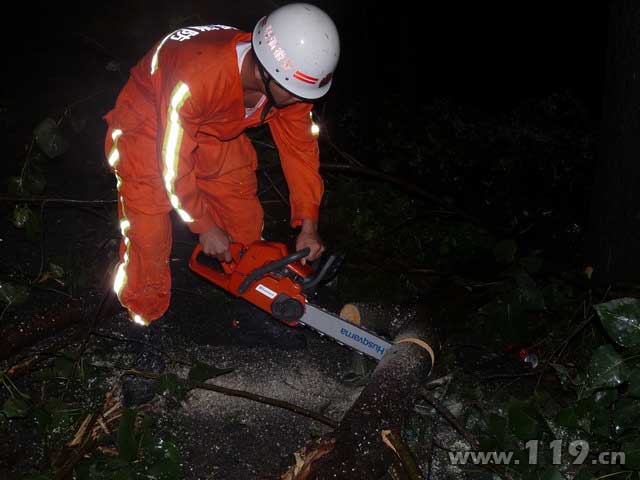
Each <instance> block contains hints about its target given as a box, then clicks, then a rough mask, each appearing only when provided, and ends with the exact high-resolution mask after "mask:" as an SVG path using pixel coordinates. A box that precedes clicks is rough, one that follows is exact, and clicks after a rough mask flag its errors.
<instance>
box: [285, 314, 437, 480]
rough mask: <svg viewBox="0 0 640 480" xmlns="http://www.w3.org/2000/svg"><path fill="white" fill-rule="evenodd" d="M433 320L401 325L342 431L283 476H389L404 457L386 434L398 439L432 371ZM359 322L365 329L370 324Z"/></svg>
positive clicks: (353, 479)
mask: <svg viewBox="0 0 640 480" xmlns="http://www.w3.org/2000/svg"><path fill="white" fill-rule="evenodd" d="M378 311H379V309H378ZM430 320H431V318H430V316H425V315H424V313H422V314H421V315H419V316H416V318H414V319H413V320H411V321H409V322H407V323H405V324H404V325H403V326H402V327H401V329H400V332H398V334H397V335H396V337H395V344H394V345H393V347H392V348H391V349H389V350H388V351H387V353H386V354H385V355H384V357H383V358H382V360H381V361H380V363H379V364H378V365H377V367H376V369H375V370H374V371H373V373H372V375H371V380H370V382H369V384H368V385H367V386H366V387H365V388H364V390H363V391H362V393H361V394H360V396H359V397H358V399H357V400H356V401H355V403H354V404H353V406H352V407H351V408H350V409H349V410H348V411H347V413H346V414H345V415H344V417H343V418H342V420H341V421H340V425H339V426H338V428H337V429H336V430H335V431H334V432H333V433H332V434H331V435H330V436H329V437H327V438H324V439H323V440H322V441H321V446H320V447H318V448H317V449H315V450H314V451H312V452H310V453H309V454H307V455H305V456H304V457H305V459H306V460H305V461H303V462H298V465H297V466H296V467H295V473H292V472H291V471H290V472H288V473H287V474H286V475H285V476H284V477H283V478H285V479H295V480H312V479H313V480H324V479H347V478H348V479H349V480H358V479H363V480H364V479H367V480H370V479H376V478H380V477H382V476H383V475H384V474H385V473H386V472H387V470H388V469H389V467H390V466H391V465H392V464H393V463H394V462H396V461H397V459H398V458H399V456H400V455H399V454H398V453H397V452H396V451H395V450H394V449H392V448H391V447H390V446H389V442H388V441H385V440H386V435H388V432H389V431H390V432H391V433H393V434H394V435H395V436H396V437H399V432H401V430H402V428H403V426H404V424H405V422H406V420H407V419H408V418H409V417H410V415H411V413H412V411H413V406H414V403H415V401H416V398H417V396H418V393H419V391H420V389H421V388H422V385H423V384H424V381H425V380H426V379H427V377H428V376H429V373H430V372H431V369H432V367H433V356H432V353H433V352H432V351H429V344H430V345H431V348H433V349H435V345H434V343H435V342H434V339H433V336H434V334H433V331H432V329H431V327H430ZM361 323H362V324H363V325H365V326H366V325H367V323H368V322H367V321H365V320H363V321H362V322H361ZM383 432H386V433H383ZM287 475H289V476H288V477H287Z"/></svg>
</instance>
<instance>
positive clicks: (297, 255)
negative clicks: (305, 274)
mask: <svg viewBox="0 0 640 480" xmlns="http://www.w3.org/2000/svg"><path fill="white" fill-rule="evenodd" d="M310 252H311V249H310V248H309V247H306V248H303V249H302V250H298V251H297V252H293V253H290V254H289V255H287V256H286V257H282V258H280V259H278V260H274V261H272V262H269V263H267V264H265V265H263V266H262V267H259V268H256V269H255V270H253V271H252V272H251V273H250V274H249V275H247V276H246V277H245V278H244V280H243V281H242V283H241V284H240V286H239V287H238V293H240V295H242V294H243V293H244V292H245V291H246V290H247V288H249V285H251V283H253V282H254V281H255V280H258V279H260V278H262V277H263V276H265V275H266V274H267V273H271V272H273V271H275V270H278V269H280V268H282V267H284V266H285V265H289V264H290V263H293V262H295V261H297V260H300V259H302V258H304V257H306V256H307V255H309V253H310Z"/></svg>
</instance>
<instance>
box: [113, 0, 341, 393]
mask: <svg viewBox="0 0 640 480" xmlns="http://www.w3.org/2000/svg"><path fill="white" fill-rule="evenodd" d="M339 49H340V47H339V38H338V32H337V29H336V27H335V24H334V23H333V21H332V20H331V18H330V17H329V16H328V15H327V14H326V13H325V12H324V11H322V10H320V9H319V8H317V7H315V6H313V5H310V4H304V3H294V4H289V5H285V6H283V7H280V8H278V9H276V10H274V11H273V12H271V13H270V14H269V15H267V16H265V17H263V18H262V19H261V20H260V21H259V22H257V24H256V25H255V27H254V29H253V32H242V31H240V30H238V29H235V28H232V27H228V26H223V25H204V26H194V27H188V28H181V29H179V30H177V31H174V32H171V33H169V34H168V35H166V36H165V37H164V38H162V39H160V41H158V42H157V43H156V44H155V45H154V46H153V47H152V48H151V50H150V51H149V52H148V53H147V54H146V55H145V56H144V57H143V58H142V59H141V60H140V61H139V62H138V63H137V64H136V65H135V66H134V67H133V68H132V69H131V74H130V77H129V79H128V81H127V83H126V85H125V86H124V88H123V89H122V91H121V92H120V94H119V95H118V97H117V100H116V104H115V107H114V108H113V109H112V110H111V111H110V112H109V113H107V114H106V115H105V120H106V121H107V124H108V131H107V135H106V142H105V143H106V144H105V152H106V156H107V160H108V163H109V166H110V168H111V169H112V170H113V173H114V174H115V177H116V185H117V192H118V193H117V195H118V215H119V220H120V230H121V235H122V241H121V245H120V262H119V264H118V266H117V269H116V272H115V276H114V278H115V280H114V290H115V292H116V294H117V297H118V299H119V301H120V304H121V305H122V306H123V307H124V308H125V309H126V311H127V312H128V316H129V317H130V319H131V321H132V322H133V323H134V324H135V325H138V326H139V327H138V328H137V330H136V332H137V334H138V335H140V336H141V337H140V338H143V341H141V342H139V343H138V344H139V345H142V346H143V347H142V348H141V349H139V350H140V351H138V352H137V353H138V355H137V357H136V358H138V359H140V361H141V362H143V363H144V365H146V366H147V367H148V368H151V369H154V370H156V371H161V370H162V369H163V368H164V365H163V361H162V358H161V357H160V356H159V355H157V354H156V353H155V352H153V351H149V350H148V346H149V343H151V344H153V343H154V342H155V341H156V340H155V338H156V337H155V336H156V335H157V332H158V331H159V328H160V326H159V324H160V322H158V321H157V320H158V319H161V318H162V317H163V315H164V314H165V312H166V311H167V309H168V306H169V301H170V288H171V275H170V270H169V263H168V260H169V254H170V251H171V242H172V231H171V221H170V217H169V214H170V212H171V211H174V212H176V213H177V217H179V218H180V219H181V221H183V222H185V224H186V225H187V227H188V228H189V229H190V230H191V232H193V233H195V234H198V236H199V241H200V243H201V244H202V247H203V250H204V252H205V253H207V254H209V255H212V256H215V257H216V258H218V260H220V261H230V259H231V257H230V253H229V245H230V242H231V241H235V242H241V243H244V244H249V243H251V242H253V241H255V240H258V239H260V238H261V231H262V226H263V213H262V208H261V205H260V202H259V200H258V198H257V195H256V187H257V179H256V175H255V169H256V166H257V155H256V152H255V150H254V148H253V146H252V144H251V141H250V140H249V139H248V137H247V136H246V135H245V134H244V131H245V129H247V128H249V127H254V126H258V125H261V124H267V125H268V126H269V129H270V131H271V135H272V137H273V140H274V143H275V145H276V146H277V148H278V152H279V156H280V161H281V165H282V169H283V171H284V174H285V178H286V181H287V184H288V187H289V192H290V204H291V226H292V227H300V233H299V235H298V236H297V239H296V249H302V248H305V247H309V248H310V254H309V256H308V257H307V258H306V259H305V260H308V261H312V260H314V259H317V258H318V257H319V256H320V255H321V253H322V252H323V250H324V246H323V243H322V240H321V238H320V236H319V234H318V209H319V205H320V200H321V197H322V194H323V182H322V178H321V176H320V174H319V172H318V168H319V152H318V142H317V138H316V137H317V131H316V129H315V128H314V127H315V125H314V124H313V118H312V112H311V110H312V106H313V101H314V100H317V99H319V98H321V97H322V96H324V95H325V94H326V93H327V91H328V90H329V88H330V86H331V83H332V76H333V71H334V69H335V67H336V64H337V62H338V57H339ZM261 323H275V322H261ZM145 345H146V347H145ZM145 349H146V350H145ZM134 363H136V364H135V365H134V367H137V366H138V365H137V360H136V362H134ZM140 366H142V364H141V365H140ZM125 393H126V392H125ZM125 400H126V398H125Z"/></svg>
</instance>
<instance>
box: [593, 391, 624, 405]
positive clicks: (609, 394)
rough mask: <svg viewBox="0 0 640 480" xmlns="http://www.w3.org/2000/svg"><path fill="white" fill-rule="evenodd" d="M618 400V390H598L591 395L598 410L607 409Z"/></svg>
mask: <svg viewBox="0 0 640 480" xmlns="http://www.w3.org/2000/svg"><path fill="white" fill-rule="evenodd" d="M617 399H618V390H616V389H607V390H598V391H597V392H595V393H594V394H593V403H594V405H595V406H596V407H598V408H608V407H610V406H611V404H612V403H613V402H615V401H616V400H617Z"/></svg>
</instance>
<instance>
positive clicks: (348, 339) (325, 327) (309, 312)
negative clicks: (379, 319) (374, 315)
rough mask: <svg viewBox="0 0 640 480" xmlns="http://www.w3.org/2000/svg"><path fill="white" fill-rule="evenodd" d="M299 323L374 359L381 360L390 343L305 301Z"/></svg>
mask: <svg viewBox="0 0 640 480" xmlns="http://www.w3.org/2000/svg"><path fill="white" fill-rule="evenodd" d="M298 322H299V323H301V324H303V325H305V326H307V327H309V328H311V329H312V330H315V331H316V332H318V333H319V334H320V335H323V336H327V337H329V338H331V339H333V340H335V341H336V342H338V343H339V344H340V345H343V346H346V347H349V348H351V349H353V350H356V351H357V352H358V353H362V354H364V355H366V356H368V357H371V358H373V359H375V360H381V359H382V357H383V355H384V353H385V352H386V351H387V349H388V348H390V347H391V345H392V344H391V343H389V342H388V341H387V340H385V339H383V338H381V337H379V336H378V335H376V334H374V333H372V332H369V331H368V330H365V329H364V328H362V327H360V326H358V325H354V324H353V323H350V322H347V321H346V320H343V319H342V318H340V317H336V316H335V315H333V314H331V313H329V312H327V311H325V310H324V309H322V308H320V307H316V306H315V305H312V304H310V303H307V305H306V308H305V312H304V315H303V316H302V318H300V319H299V320H298Z"/></svg>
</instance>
